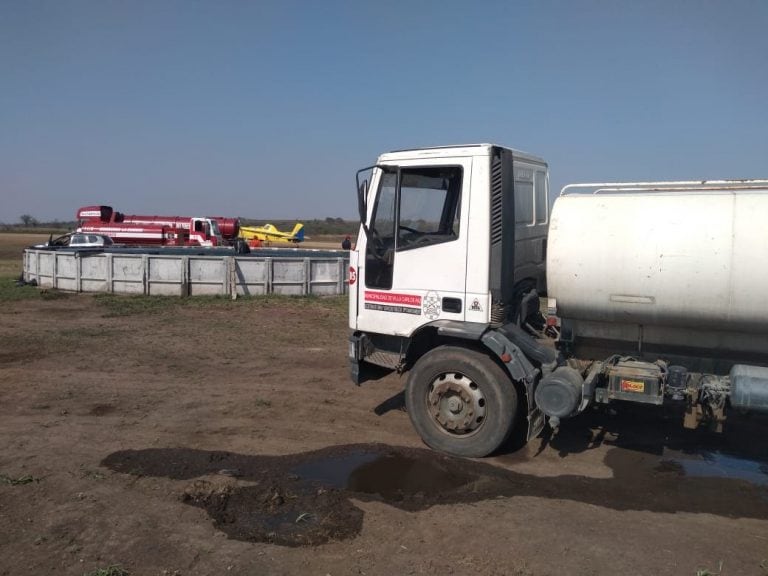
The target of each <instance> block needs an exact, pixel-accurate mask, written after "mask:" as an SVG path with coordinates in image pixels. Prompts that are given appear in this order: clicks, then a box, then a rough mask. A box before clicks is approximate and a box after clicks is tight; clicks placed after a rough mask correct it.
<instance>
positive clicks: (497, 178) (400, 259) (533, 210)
mask: <svg viewBox="0 0 768 576" xmlns="http://www.w3.org/2000/svg"><path fill="white" fill-rule="evenodd" d="M548 184H549V178H548V167H547V163H546V162H545V161H544V160H542V159H541V158H538V157H536V156H533V155H531V154H527V153H525V152H520V151H517V150H512V149H510V148H504V147H501V146H496V145H493V144H476V145H463V146H448V147H438V148H423V149H414V150H401V151H396V152H390V153H387V154H383V155H381V156H380V157H379V159H378V161H377V162H376V164H375V165H373V166H370V167H368V168H364V169H362V170H360V171H359V172H358V207H359V211H360V220H361V227H360V231H359V234H358V238H357V242H356V245H355V249H354V250H353V251H352V252H351V254H350V270H349V274H350V280H349V283H350V292H349V294H350V299H349V318H350V325H349V327H350V329H351V331H352V335H351V340H350V360H351V374H352V379H353V381H355V382H356V383H360V382H363V381H365V380H366V379H367V378H368V376H369V374H370V373H372V372H373V371H375V369H374V368H372V367H377V368H379V369H380V368H384V369H390V370H398V371H405V370H407V369H409V368H410V367H411V366H413V365H414V364H415V363H416V362H417V361H418V360H419V358H420V357H421V356H423V355H424V354H426V353H427V352H429V351H430V350H432V349H434V348H435V347H436V346H437V345H438V344H440V343H442V344H446V345H450V344H452V343H458V344H461V345H467V344H471V343H473V342H474V343H475V344H476V343H477V341H478V340H480V338H481V336H482V335H483V334H484V333H485V332H486V331H487V329H488V328H489V327H490V326H501V325H505V324H513V323H517V324H520V323H523V322H525V321H526V318H528V317H529V316H531V313H532V312H538V309H539V294H541V293H544V292H545V290H546V280H545V261H546V242H547V225H548V221H549V213H548V209H549V202H548ZM510 223H513V225H510ZM456 388H457V390H459V391H458V392H457V394H456V395H451V394H448V395H447V396H448V397H451V398H453V397H454V396H455V397H461V394H462V393H463V394H464V395H469V396H471V395H472V394H473V392H472V388H471V386H469V385H467V389H466V390H460V389H462V386H461V385H457V386H456ZM482 403H484V399H483V398H478V399H476V402H475V404H482ZM477 408H478V406H475V408H474V409H473V411H474V412H477ZM460 412H462V411H461V410H460ZM462 413H463V412H462ZM462 418H463V417H462ZM446 419H447V420H448V423H447V426H448V427H450V426H454V425H455V426H457V427H458V428H459V433H460V434H469V433H472V432H473V431H474V430H475V428H473V427H472V426H470V425H467V426H465V425H463V424H461V423H460V422H458V420H459V419H458V418H450V417H447V418H446ZM462 422H463V420H462ZM539 424H540V422H537V424H536V426H538V425H539Z"/></svg>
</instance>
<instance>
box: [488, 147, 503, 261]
mask: <svg viewBox="0 0 768 576" xmlns="http://www.w3.org/2000/svg"><path fill="white" fill-rule="evenodd" d="M501 174H502V170H501V154H495V155H494V156H493V160H491V246H496V245H498V244H500V243H501V234H502V229H503V220H504V219H503V213H502V208H503V202H502V197H503V190H502V177H501Z"/></svg>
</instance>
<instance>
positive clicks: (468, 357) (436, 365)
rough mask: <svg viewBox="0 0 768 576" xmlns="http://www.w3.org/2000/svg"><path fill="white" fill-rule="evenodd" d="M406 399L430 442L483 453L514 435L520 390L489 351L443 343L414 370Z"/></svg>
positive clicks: (460, 453) (457, 450)
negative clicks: (482, 351)
mask: <svg viewBox="0 0 768 576" xmlns="http://www.w3.org/2000/svg"><path fill="white" fill-rule="evenodd" d="M405 404H406V408H407V409H408V415H409V416H410V418H411V422H412V423H413V426H414V428H416V431H417V432H418V433H419V435H420V436H421V438H422V440H424V442H425V443H426V444H427V445H428V446H430V447H431V448H434V449H435V450H440V451H441V452H447V453H448V454H453V455H454V456H463V457H469V458H480V457H483V456H487V455H488V454H491V453H492V452H494V451H495V450H496V449H498V448H499V447H500V446H501V445H502V444H503V443H504V441H505V440H506V439H507V438H508V437H509V434H510V433H511V431H512V427H513V425H514V421H515V416H516V414H517V391H516V390H515V386H514V384H513V383H512V381H511V380H510V379H509V377H508V376H507V374H506V373H505V372H504V370H503V369H502V368H501V367H500V366H499V365H498V364H496V363H495V362H494V361H493V360H492V359H491V358H490V357H489V356H487V355H485V354H483V353H481V352H478V351H475V350H470V349H467V348H460V347H457V346H441V347H439V348H435V349H434V350H432V351H430V352H428V353H427V354H425V355H424V356H422V357H421V358H420V359H419V360H418V361H417V362H416V365H415V366H414V367H413V368H412V369H411V371H410V374H409V376H408V382H407V384H406V389H405Z"/></svg>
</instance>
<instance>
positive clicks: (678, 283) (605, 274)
mask: <svg viewBox="0 0 768 576" xmlns="http://www.w3.org/2000/svg"><path fill="white" fill-rule="evenodd" d="M547 286H548V292H549V296H550V297H551V298H554V299H555V302H556V306H557V314H558V316H560V317H561V318H567V319H573V320H577V321H588V322H597V323H603V324H605V323H607V324H611V323H616V324H624V325H636V326H641V327H646V326H651V327H653V326H665V327H682V328H685V329H696V330H710V331H714V330H724V331H728V332H731V333H737V332H750V333H760V334H766V333H768V190H748V191H747V190H742V191H726V190H719V191H718V190H714V191H713V190H707V191H693V192H692V191H686V192H631V193H607V194H589V195H587V194H571V195H565V196H561V197H559V198H558V199H557V201H556V202H555V205H554V208H553V211H552V217H551V221H550V227H549V241H548V255H547Z"/></svg>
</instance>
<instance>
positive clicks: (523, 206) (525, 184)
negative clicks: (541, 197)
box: [515, 167, 533, 224]
mask: <svg viewBox="0 0 768 576" xmlns="http://www.w3.org/2000/svg"><path fill="white" fill-rule="evenodd" d="M515 223H517V224H533V172H532V171H531V170H530V169H528V168H517V167H515Z"/></svg>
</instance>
